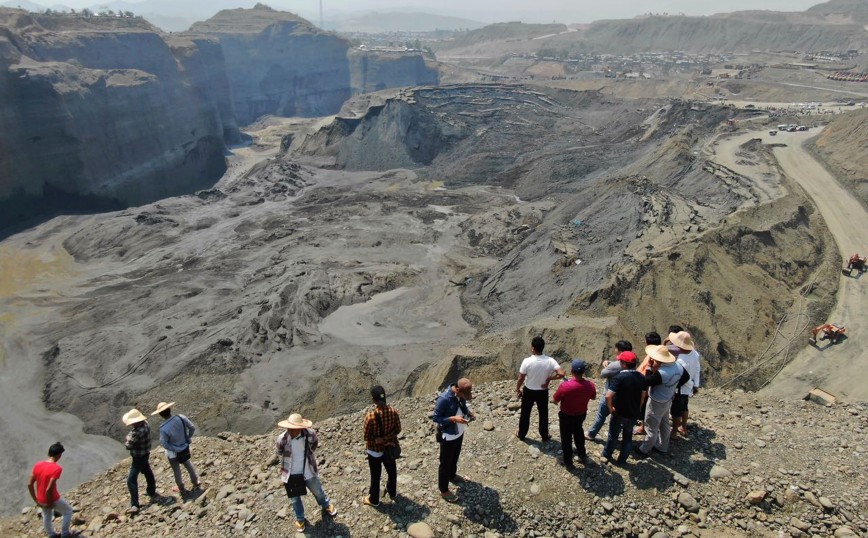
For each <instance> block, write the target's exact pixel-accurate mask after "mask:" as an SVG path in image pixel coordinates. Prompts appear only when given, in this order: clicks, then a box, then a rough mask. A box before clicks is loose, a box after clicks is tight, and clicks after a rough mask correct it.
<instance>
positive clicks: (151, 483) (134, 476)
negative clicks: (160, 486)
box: [127, 454, 157, 506]
mask: <svg viewBox="0 0 868 538" xmlns="http://www.w3.org/2000/svg"><path fill="white" fill-rule="evenodd" d="M149 458H150V454H147V455H144V456H133V463H132V464H131V465H130V474H129V475H127V489H129V490H130V506H138V505H139V473H141V474H143V475H145V482H147V484H148V489H147V490H146V491H147V493H148V496H149V497H153V496H154V495H156V493H157V482H156V480H154V472H153V471H152V470H151V463H150V461H148V460H149Z"/></svg>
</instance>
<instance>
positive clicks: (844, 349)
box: [718, 130, 868, 401]
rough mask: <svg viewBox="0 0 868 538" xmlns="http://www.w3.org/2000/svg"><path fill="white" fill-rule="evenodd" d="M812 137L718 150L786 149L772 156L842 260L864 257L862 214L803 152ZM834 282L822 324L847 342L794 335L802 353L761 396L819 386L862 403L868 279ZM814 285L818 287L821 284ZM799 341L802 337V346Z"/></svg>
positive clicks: (867, 242) (867, 235) (867, 227)
mask: <svg viewBox="0 0 868 538" xmlns="http://www.w3.org/2000/svg"><path fill="white" fill-rule="evenodd" d="M816 134H817V131H816V130H812V131H810V132H808V133H779V134H778V135H777V136H774V137H772V136H770V135H769V134H768V133H767V132H765V131H761V132H760V131H755V132H750V133H747V134H744V135H740V136H738V137H736V138H734V139H732V140H730V141H728V142H727V143H725V144H724V143H721V144H720V145H719V147H718V149H719V150H720V151H723V152H729V151H732V150H733V148H737V147H738V145H740V144H742V143H744V142H747V141H748V140H750V139H752V138H761V139H762V140H763V142H764V143H775V144H786V146H785V147H776V148H775V149H774V150H773V151H774V155H775V157H776V158H777V160H778V162H779V164H780V166H781V169H782V170H783V171H784V173H785V174H787V176H789V177H790V178H792V179H793V180H795V181H796V182H798V184H799V185H801V186H802V188H803V189H805V191H806V192H807V194H808V195H809V196H810V197H811V198H812V199H813V200H814V203H815V204H816V206H817V208H818V209H819V210H820V213H821V214H822V216H823V219H824V220H825V221H826V224H827V225H828V227H829V231H830V232H831V234H832V236H833V237H834V238H835V242H836V244H837V246H838V250H839V251H840V253H841V255H842V257H844V256H846V257H849V256H850V255H851V254H853V253H854V252H859V253H860V254H862V255H864V254H865V252H868V212H866V211H865V209H864V208H863V207H862V205H860V204H859V202H858V201H857V200H856V199H855V198H854V197H853V196H852V195H851V194H850V193H849V192H848V191H846V190H845V189H844V188H843V187H841V185H840V184H839V183H838V182H837V181H836V179H835V178H834V177H833V176H832V175H831V174H830V173H829V172H828V171H827V170H826V169H825V168H824V167H823V165H822V164H821V163H819V162H818V161H817V160H816V159H814V158H813V157H812V156H811V155H810V154H809V153H808V152H807V151H806V150H805V148H804V145H805V143H806V142H807V141H808V140H809V139H810V137H812V136H814V135H816ZM722 157H723V156H722ZM729 158H733V157H729ZM842 267H843V260H842ZM840 279H841V281H840V284H839V292H838V301H837V305H836V307H835V309H834V310H833V312H832V314H831V317H830V319H829V320H827V321H830V322H835V323H842V324H844V325H845V326H846V327H847V338H846V339H845V340H843V341H842V342H841V343H839V344H837V345H834V346H827V345H825V344H826V342H825V341H821V342H820V346H819V348H818V347H812V346H809V345H807V344H808V336H809V334H808V333H807V332H805V333H804V334H803V335H796V338H797V339H796V340H795V344H796V345H797V346H799V347H800V346H802V345H804V348H802V349H801V351H799V352H798V354H797V355H796V357H795V358H794V359H793V360H792V361H791V362H790V363H789V365H788V366H786V367H785V368H784V369H783V370H782V371H781V372H780V374H778V376H777V377H776V378H775V379H774V381H773V382H772V383H771V384H769V386H768V387H766V388H765V389H763V392H766V393H768V394H771V395H774V396H779V397H783V398H792V397H798V398H801V397H804V395H805V394H807V392H808V391H809V390H810V389H812V388H814V387H820V388H823V389H824V390H826V391H828V392H831V393H832V394H834V395H836V396H838V397H839V398H842V399H845V400H848V401H857V400H863V401H865V400H868V384H866V383H864V381H863V380H862V379H861V378H860V377H859V376H857V375H853V372H854V370H855V371H860V370H861V368H860V365H862V366H864V365H865V364H866V363H868V323H866V321H865V318H864V316H863V315H862V309H863V308H864V305H866V304H868V277H863V278H853V277H849V276H845V275H843V274H842V275H841V276H840ZM817 284H818V285H820V286H822V285H823V283H822V282H818V283H817ZM799 338H803V342H804V344H802V343H800V342H799V341H798V339H799Z"/></svg>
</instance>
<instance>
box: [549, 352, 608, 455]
mask: <svg viewBox="0 0 868 538" xmlns="http://www.w3.org/2000/svg"><path fill="white" fill-rule="evenodd" d="M571 369H572V373H573V378H572V379H570V380H568V381H564V382H563V383H561V385H560V386H559V387H558V390H556V391H555V394H554V396H552V401H553V402H554V403H556V404H560V406H561V410H560V411H559V412H558V422H559V423H560V430H561V448H562V449H563V451H564V456H563V460H558V463H561V464H562V465H564V466H566V467H567V468H568V469H571V468H572V467H573V442H575V444H576V453H577V455H578V456H579V461H581V462H582V463H583V464H584V463H587V461H588V454H587V452H585V432H584V431H583V430H582V423H583V422H585V416H586V415H587V414H588V402H589V401H590V400H593V399H596V397H597V387H596V386H595V385H594V383H592V382H591V381H589V380H587V379H585V378H584V377H585V370H587V369H588V365H587V364H586V363H585V361H583V360H581V359H575V360H573V364H572V368H571Z"/></svg>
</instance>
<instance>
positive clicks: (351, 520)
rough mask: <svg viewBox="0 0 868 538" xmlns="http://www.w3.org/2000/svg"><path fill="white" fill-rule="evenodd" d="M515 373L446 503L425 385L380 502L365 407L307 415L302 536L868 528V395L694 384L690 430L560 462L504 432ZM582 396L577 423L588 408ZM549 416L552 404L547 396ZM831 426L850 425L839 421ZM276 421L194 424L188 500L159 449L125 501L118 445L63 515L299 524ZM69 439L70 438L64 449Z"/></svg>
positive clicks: (20, 525) (22, 523) (102, 523)
mask: <svg viewBox="0 0 868 538" xmlns="http://www.w3.org/2000/svg"><path fill="white" fill-rule="evenodd" d="M513 387H514V383H513V382H511V381H508V382H500V383H491V384H485V385H477V386H475V387H474V395H475V399H474V400H473V402H472V404H471V405H472V408H473V409H474V410H475V413H476V414H477V416H478V420H477V421H476V422H473V423H471V425H470V426H469V427H468V430H467V433H466V438H465V441H464V446H463V449H462V454H461V459H460V461H459V473H460V474H462V475H467V477H468V478H469V481H468V482H466V483H465V484H461V485H459V486H457V491H458V494H459V497H460V502H459V503H458V504H455V505H451V504H448V503H446V502H444V501H443V500H442V499H440V496H439V492H438V491H437V450H438V446H437V444H436V443H435V442H434V438H433V423H432V422H431V420H430V419H429V415H430V412H431V409H432V406H433V396H432V395H431V394H426V395H424V396H422V397H419V398H412V399H404V400H399V401H396V402H393V405H395V406H396V407H397V408H398V409H399V411H400V413H401V421H402V425H403V433H402V434H401V437H400V442H401V446H402V449H403V458H402V459H401V460H399V462H398V497H397V499H396V500H395V502H394V503H388V502H385V503H383V504H381V506H380V507H379V508H371V507H368V506H364V505H362V504H361V499H362V496H363V495H365V494H366V492H367V487H368V470H367V468H368V466H367V462H366V459H365V458H366V456H365V452H364V445H363V443H362V442H361V437H362V435H361V425H362V419H363V416H364V411H356V412H353V413H350V414H347V415H342V416H337V417H332V418H319V419H317V420H316V421H315V427H316V428H317V429H318V432H319V436H320V447H319V450H318V452H317V458H318V461H319V466H320V470H321V477H322V483H323V486H324V488H325V490H326V491H327V493H328V494H329V495H330V497H331V499H332V502H333V503H334V504H335V506H336V507H337V509H338V515H337V517H335V518H334V519H331V518H328V517H327V516H324V515H321V513H320V511H319V510H317V509H316V507H315V506H314V504H313V502H312V499H311V497H310V496H309V495H308V496H307V497H306V498H305V499H304V502H305V505H306V509H307V510H306V515H307V519H308V521H309V525H308V530H307V531H306V532H305V534H304V535H305V536H310V537H322V538H326V537H328V538H334V537H337V536H358V537H396V538H406V537H408V536H420V535H419V534H416V533H417V530H418V529H420V527H422V528H424V527H427V528H428V530H430V531H431V532H433V533H434V534H431V535H433V536H485V537H487V538H495V537H529V536H540V537H541V536H562V537H578V536H587V537H589V538H596V537H601V536H636V537H650V536H661V535H663V534H666V535H668V536H684V537H698V536H731V537H738V536H769V537H771V536H793V537H801V536H835V537H848V536H864V535H865V533H868V519H866V513H868V501H866V497H865V495H864V493H863V491H862V490H863V488H864V481H863V480H862V477H863V476H864V475H865V473H866V472H868V464H866V461H868V458H866V456H868V454H866V448H865V447H866V444H868V406H866V404H865V403H851V404H846V405H841V404H839V405H830V406H821V405H817V404H815V403H812V402H808V401H799V400H780V399H763V398H757V397H755V396H754V395H750V394H746V393H743V392H741V391H735V392H721V391H718V390H715V389H709V390H705V389H703V390H702V391H701V392H700V393H699V395H698V396H697V397H695V398H693V400H692V402H691V422H692V427H691V429H690V433H689V436H688V439H676V440H673V441H672V445H671V446H672V449H671V452H670V454H666V455H664V454H660V453H656V452H655V453H654V455H653V456H652V457H650V458H648V459H645V460H641V461H640V460H635V459H631V460H630V461H629V462H628V464H626V465H624V466H614V465H611V464H607V463H604V462H603V461H602V460H601V458H600V456H599V453H600V449H601V444H600V443H599V442H587V449H588V455H589V456H590V457H589V461H588V463H587V465H582V464H576V468H575V470H574V471H567V470H566V469H565V468H564V467H562V466H560V465H558V464H557V463H556V458H557V456H558V455H559V454H560V442H559V437H558V435H557V422H556V419H554V420H553V422H552V424H551V427H552V428H553V433H554V437H555V441H553V442H548V443H541V442H539V440H538V439H536V438H535V434H533V435H531V436H530V437H529V441H528V442H527V443H524V442H520V441H518V440H517V439H515V437H514V436H513V431H514V430H515V427H516V423H517V421H518V411H517V406H516V401H515V400H514V399H511V396H512V389H513ZM598 389H602V384H601V383H598ZM591 404H592V405H591V409H592V412H591V414H590V415H589V418H588V419H587V420H586V421H585V425H586V427H587V425H588V421H589V420H591V417H592V416H593V410H594V409H595V408H596V402H591ZM284 411H286V410H284ZM288 412H289V411H286V412H285V413H284V414H286V413H288ZM550 414H551V416H552V417H555V416H556V408H555V407H553V406H552V407H551V408H550ZM192 418H193V419H194V420H195V419H196V417H195V416H193V417H192ZM533 420H536V415H534V419H533ZM818 425H822V431H820V432H819V433H818V429H817V427H818ZM841 431H846V432H848V434H847V436H846V437H841V436H839V435H836V434H835V433H834V432H841ZM605 432H606V428H604V430H603V434H605ZM277 434H278V432H277V431H273V432H272V433H270V434H268V435H256V436H244V435H238V434H237V433H232V432H224V433H219V434H217V435H216V436H215V437H196V438H194V440H193V443H192V454H193V462H194V464H195V465H196V467H197V471H198V472H199V476H200V478H201V480H202V482H203V484H204V490H203V491H201V492H198V493H196V494H195V495H193V496H190V497H188V498H185V499H182V498H179V496H178V495H177V494H173V493H172V492H171V489H170V488H171V485H173V484H174V481H173V479H172V473H171V470H170V468H169V465H168V464H167V462H166V458H165V457H164V455H163V454H162V453H160V451H154V453H152V456H151V464H152V466H153V467H154V470H155V473H156V477H157V484H158V491H159V492H160V493H161V494H162V495H165V496H167V499H165V500H163V501H162V502H161V503H160V504H147V502H146V499H147V498H146V497H145V498H143V500H144V501H145V503H144V504H143V509H142V510H141V512H140V513H139V514H138V515H135V516H128V515H126V514H124V511H125V510H126V508H127V507H128V502H129V499H128V496H127V492H126V488H125V481H126V475H127V471H128V468H129V459H127V460H125V461H122V462H120V463H118V464H117V465H116V466H114V467H113V468H111V469H109V470H107V471H106V472H103V473H100V474H99V475H98V476H96V477H94V478H93V479H91V480H89V481H88V482H86V483H84V484H82V485H81V486H79V487H77V488H74V489H71V490H69V489H66V488H63V481H61V488H62V489H63V494H64V497H65V498H67V499H68V500H69V501H71V503H72V504H73V505H74V506H75V507H76V509H77V510H78V511H77V512H76V516H75V522H76V523H75V527H74V528H78V529H82V530H84V531H85V533H86V534H87V536H89V537H92V538H100V537H109V536H111V537H114V538H116V537H127V536H130V537H132V536H141V535H143V534H144V535H149V534H152V535H159V536H173V537H177V538H187V537H193V536H197V537H198V536H230V535H233V534H243V535H245V536H271V537H280V536H299V535H298V534H296V533H295V529H294V524H293V512H292V508H291V507H290V505H289V502H288V501H287V499H286V497H285V493H284V491H283V487H282V484H281V483H280V480H279V477H278V467H277V466H275V465H273V464H272V463H270V460H271V459H272V455H273V450H274V449H273V444H274V440H275V439H276V436H277ZM75 450H76V448H75V447H67V452H68V453H72V452H74V451H75ZM0 533H2V534H3V535H4V536H20V537H22V538H24V537H34V538H35V537H38V536H42V533H43V531H42V525H41V522H40V519H39V512H38V511H37V510H34V509H33V508H32V507H31V506H29V505H28V504H27V503H24V502H23V501H22V503H21V511H20V513H19V514H18V515H16V516H14V517H7V518H4V519H0Z"/></svg>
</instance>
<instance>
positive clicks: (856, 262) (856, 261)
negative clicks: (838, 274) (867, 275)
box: [844, 254, 868, 275]
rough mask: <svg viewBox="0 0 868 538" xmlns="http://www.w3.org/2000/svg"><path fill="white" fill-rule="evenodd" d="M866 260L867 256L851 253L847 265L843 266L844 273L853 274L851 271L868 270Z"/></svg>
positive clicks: (860, 271)
mask: <svg viewBox="0 0 868 538" xmlns="http://www.w3.org/2000/svg"><path fill="white" fill-rule="evenodd" d="M866 262H868V257H866V256H860V255H858V254H853V255H852V256H850V260H849V261H848V262H847V267H845V268H844V273H845V274H848V275H851V274H853V271H856V272H858V273H864V272H865V271H868V263H866Z"/></svg>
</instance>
